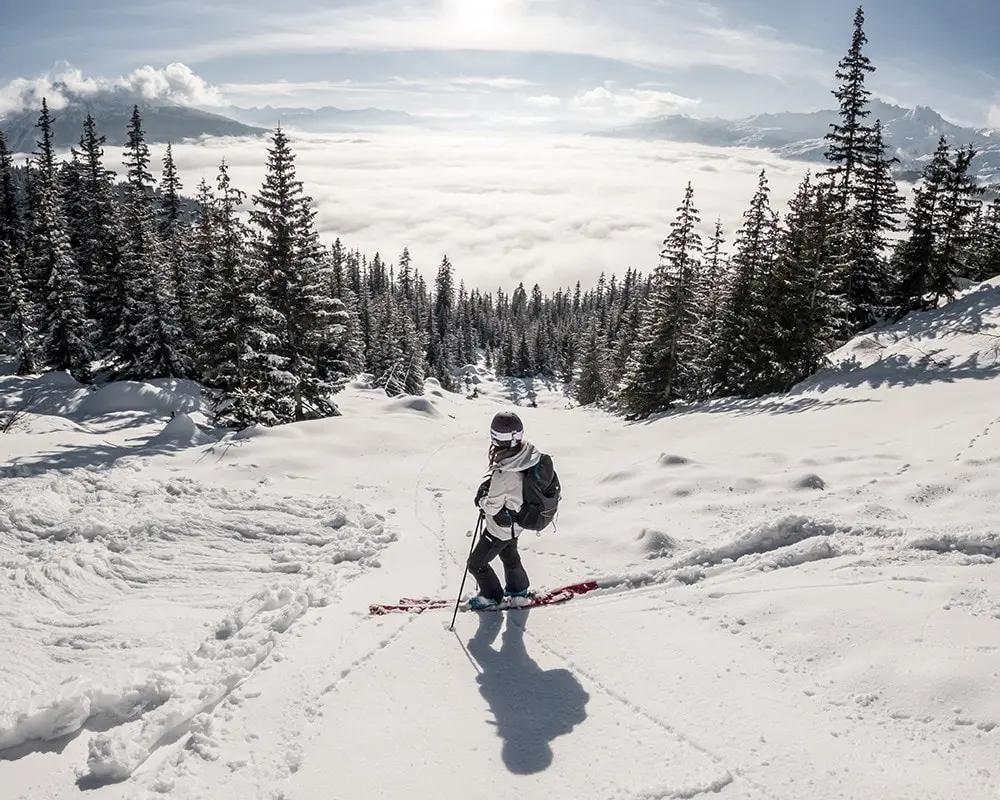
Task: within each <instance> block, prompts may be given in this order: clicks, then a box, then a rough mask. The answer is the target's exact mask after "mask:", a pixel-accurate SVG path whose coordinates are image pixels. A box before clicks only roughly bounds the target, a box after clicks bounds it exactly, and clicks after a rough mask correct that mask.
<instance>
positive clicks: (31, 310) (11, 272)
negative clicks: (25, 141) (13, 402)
mask: <svg viewBox="0 0 1000 800" xmlns="http://www.w3.org/2000/svg"><path fill="white" fill-rule="evenodd" d="M12 170H13V163H12V158H11V154H10V151H9V150H8V149H7V140H6V139H5V138H4V135H3V132H2V131H0V344H2V345H3V350H4V351H6V352H7V353H9V354H10V355H12V356H13V357H14V363H15V369H16V371H17V373H18V374H19V375H27V374H29V373H32V372H35V371H36V369H37V364H38V358H37V352H36V350H37V331H36V325H37V318H38V310H37V308H36V306H35V304H34V302H32V298H31V295H30V293H29V289H28V285H27V283H26V282H25V279H24V274H23V272H22V261H21V245H22V240H23V239H24V237H23V235H22V230H21V224H22V223H21V214H20V210H19V209H18V204H17V195H16V193H15V191H14V178H13V172H12Z"/></svg>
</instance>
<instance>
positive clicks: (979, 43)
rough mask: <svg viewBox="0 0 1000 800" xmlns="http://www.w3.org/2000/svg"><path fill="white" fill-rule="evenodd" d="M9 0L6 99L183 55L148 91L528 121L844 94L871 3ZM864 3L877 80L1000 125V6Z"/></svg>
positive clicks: (888, 89) (757, 107) (893, 90)
mask: <svg viewBox="0 0 1000 800" xmlns="http://www.w3.org/2000/svg"><path fill="white" fill-rule="evenodd" d="M8 6H9V7H8V8H6V9H5V12H4V25H3V26H2V28H0V85H2V84H8V85H7V86H6V88H5V89H0V110H2V106H4V105H6V106H7V107H8V108H9V107H10V106H12V105H14V104H15V103H16V102H17V99H16V98H17V97H18V96H23V94H24V91H23V90H24V86H25V79H27V80H29V81H32V80H34V81H37V79H38V78H39V76H45V75H49V76H51V75H55V74H62V73H63V72H65V71H66V70H67V66H66V65H70V66H71V67H72V68H75V70H78V72H75V73H73V74H74V75H75V76H76V78H77V80H78V81H82V82H87V81H93V80H103V81H114V80H118V79H119V77H120V76H129V75H130V74H131V73H133V71H134V70H136V69H137V68H139V67H142V66H143V65H151V66H152V67H154V68H156V69H161V68H163V67H164V66H165V65H168V64H171V63H182V64H184V65H186V66H187V68H188V71H189V72H190V76H189V77H186V73H185V76H181V75H180V73H179V72H178V71H177V70H175V71H174V73H173V77H172V78H171V80H168V81H166V82H164V81H163V80H160V79H159V78H156V77H155V76H151V75H150V73H145V74H144V77H142V86H143V90H144V91H145V92H147V94H148V93H155V92H156V91H160V89H158V88H157V87H161V88H162V87H163V86H167V87H172V88H168V89H164V90H163V91H170V92H173V95H172V96H174V97H175V99H181V100H193V101H197V102H200V103H201V104H205V105H208V104H222V103H236V104H241V105H263V104H266V103H271V104H274V105H311V106H315V105H321V104H327V103H330V104H336V105H340V106H344V107H362V106H369V105H375V106H380V107H384V108H400V109H403V110H408V111H411V112H418V113H426V114H431V115H439V116H442V117H445V118H446V117H448V116H450V115H456V116H458V115H465V114H476V115H483V116H486V117H493V118H497V119H501V118H502V119H506V120H521V121H527V122H531V121H533V120H538V121H544V120H554V119H572V120H577V121H580V120H587V121H590V120H592V119H593V118H595V117H598V118H600V119H602V120H606V121H611V122H617V121H626V120H628V119H634V118H637V117H641V116H643V115H646V114H650V113H664V112H670V111H683V112H687V113H693V114H698V115H716V114H718V115H723V116H740V115H744V114H749V113H753V112H757V111H779V110H785V109H789V110H808V109H814V108H818V107H822V106H829V105H830V96H829V89H830V85H831V81H832V72H833V69H834V66H835V64H836V61H837V59H838V58H839V57H840V55H841V54H842V53H843V51H844V50H845V49H846V47H847V44H848V42H849V38H850V28H851V18H852V15H853V10H854V2H853V1H852V2H842V0H619V1H618V2H610V3H609V2H606V1H602V2H597V1H596V0H353V2H317V1H316V0H283V2H281V3H279V4H275V3H273V2H269V3H262V2H256V0H252V1H250V2H212V3H201V2H193V0H158V1H157V2H141V1H140V2H130V3H125V2H111V0H90V2H87V3H77V2H66V1H65V0H64V1H62V2H60V1H58V0H33V2H20V1H18V2H14V3H11V4H8ZM866 12H867V16H868V23H867V26H866V27H867V30H868V34H869V38H870V40H871V43H870V46H869V54H870V55H871V57H872V59H873V60H874V61H875V63H876V65H877V66H878V72H877V73H876V75H875V77H874V79H873V80H872V88H873V89H875V91H876V92H877V93H878V94H879V95H881V96H883V97H885V98H886V99H889V100H894V101H898V102H900V103H903V104H907V105H911V104H916V103H921V104H926V105H931V106H933V107H935V108H936V109H937V110H939V111H941V112H942V113H944V114H945V115H946V116H949V117H951V118H953V119H955V120H956V121H959V122H964V123H967V124H974V125H985V124H988V123H990V124H993V125H994V126H996V127H1000V55H998V52H1000V51H998V48H997V34H998V32H1000V3H998V2H996V0H949V1H948V2H941V0H872V2H869V3H868V4H867V6H866ZM18 80H19V81H20V82H19V83H16V84H15V85H14V86H13V88H12V87H11V85H10V82H11V81H18ZM131 80H132V79H131V78H126V79H124V81H125V82H129V81H131ZM171 81H173V83H171ZM185 81H194V82H195V83H192V84H191V85H190V86H187V85H186V84H185ZM19 93H20V94H19Z"/></svg>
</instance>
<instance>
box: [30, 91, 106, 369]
mask: <svg viewBox="0 0 1000 800" xmlns="http://www.w3.org/2000/svg"><path fill="white" fill-rule="evenodd" d="M36 127H37V128H38V129H39V132H40V134H41V138H40V139H39V140H38V142H37V145H38V150H37V151H36V152H35V168H34V173H35V176H34V183H33V192H34V210H33V214H32V231H31V240H30V251H29V255H28V260H27V263H28V265H29V269H30V272H31V274H32V275H33V276H34V277H35V279H36V280H37V281H38V282H39V284H40V285H42V286H43V287H44V297H43V303H42V315H41V325H40V328H41V330H40V333H41V339H42V341H41V352H42V356H43V358H44V360H45V362H46V363H47V364H48V366H49V368H50V369H55V370H68V371H69V373H70V374H71V375H72V376H73V377H74V378H76V379H77V380H79V381H85V380H88V379H89V378H90V362H91V361H92V360H93V359H94V357H95V351H94V341H93V340H94V331H93V325H92V322H91V320H90V319H88V317H87V311H86V306H85V303H84V296H83V286H82V285H81V282H80V277H79V274H78V272H77V265H76V262H75V261H74V260H73V253H72V249H71V247H70V240H69V234H68V232H67V224H66V216H65V212H64V210H63V205H62V201H61V198H60V193H59V186H58V183H57V172H56V164H55V151H54V148H53V143H52V117H51V116H50V115H49V109H48V104H47V103H46V101H45V100H44V99H43V100H42V111H41V115H40V116H39V119H38V125H37V126H36Z"/></svg>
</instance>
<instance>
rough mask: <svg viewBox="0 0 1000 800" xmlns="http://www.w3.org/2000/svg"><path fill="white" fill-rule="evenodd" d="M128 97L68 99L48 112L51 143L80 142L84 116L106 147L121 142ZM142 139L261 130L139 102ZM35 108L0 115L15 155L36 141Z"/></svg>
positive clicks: (195, 112)
mask: <svg viewBox="0 0 1000 800" xmlns="http://www.w3.org/2000/svg"><path fill="white" fill-rule="evenodd" d="M133 105H134V103H133V102H132V101H131V100H126V99H118V98H108V97H96V98H80V99H73V100H71V101H70V103H69V104H68V105H67V106H66V107H65V108H60V109H55V110H53V111H52V118H53V123H52V133H53V139H54V141H55V145H56V147H70V146H73V145H76V144H77V143H78V142H79V141H80V134H81V132H82V131H83V123H84V120H85V119H86V118H87V114H91V115H92V116H93V117H94V121H95V122H96V123H97V130H98V132H99V133H100V134H101V135H103V136H104V137H105V139H106V141H107V144H109V145H121V144H124V143H125V141H126V129H127V127H128V123H129V118H130V117H131V115H132V108H133ZM138 105H139V113H140V114H141V115H142V127H143V131H144V132H145V134H146V141H147V142H149V143H155V142H178V141H180V140H182V139H196V138H198V137H200V136H251V135H258V134H263V133H266V131H265V130H264V129H263V128H259V127H255V126H253V125H247V124H246V123H243V122H238V121H236V120H234V119H230V118H229V117H226V116H223V115H221V114H214V113H212V112H209V111H202V110H200V109H197V108H192V107H191V106H182V105H177V104H172V103H160V104H153V103H139V104H138ZM37 122H38V109H34V108H33V109H26V110H23V111H15V112H12V113H9V114H6V115H5V116H3V117H0V130H2V131H3V133H4V136H5V137H6V138H7V145H8V147H9V148H10V149H11V150H12V151H14V152H16V153H30V152H32V151H33V150H34V149H35V142H36V140H37V139H38V129H37V128H36V127H35V124H36V123H37Z"/></svg>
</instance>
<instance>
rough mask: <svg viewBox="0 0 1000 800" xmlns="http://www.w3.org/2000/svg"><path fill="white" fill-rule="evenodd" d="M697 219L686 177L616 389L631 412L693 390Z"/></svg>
mask: <svg viewBox="0 0 1000 800" xmlns="http://www.w3.org/2000/svg"><path fill="white" fill-rule="evenodd" d="M699 222H700V219H699V217H698V210H697V209H696V208H695V207H694V190H693V188H692V186H691V184H690V183H689V184H688V185H687V189H686V190H685V192H684V199H683V201H682V203H681V205H680V206H679V207H678V209H677V217H676V219H675V220H674V222H673V223H672V224H671V229H670V234H669V236H667V238H666V240H664V242H663V251H662V252H661V254H660V266H659V267H658V269H657V271H656V274H655V276H654V286H653V293H652V295H651V296H650V298H649V300H648V301H647V304H646V307H645V309H644V311H643V320H642V326H641V328H640V330H639V336H638V341H637V342H636V348H635V351H634V353H633V355H632V357H631V359H630V361H629V365H628V368H627V370H626V373H625V378H624V380H623V383H622V386H621V388H620V390H619V393H618V403H619V405H620V406H621V408H622V409H623V411H624V412H625V413H626V414H627V415H628V416H630V417H646V416H649V414H651V413H653V412H655V411H660V410H662V409H665V408H667V407H668V406H669V405H670V404H671V403H672V402H673V401H674V400H676V399H682V398H688V397H691V396H692V395H693V393H694V391H695V390H696V374H697V370H698V366H697V365H696V364H694V363H692V360H691V358H692V356H693V354H694V353H695V351H696V348H697V342H698V339H697V336H698V288H699V273H700V268H701V261H700V259H701V253H702V242H701V235H700V234H699V233H698V225H699Z"/></svg>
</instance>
